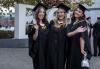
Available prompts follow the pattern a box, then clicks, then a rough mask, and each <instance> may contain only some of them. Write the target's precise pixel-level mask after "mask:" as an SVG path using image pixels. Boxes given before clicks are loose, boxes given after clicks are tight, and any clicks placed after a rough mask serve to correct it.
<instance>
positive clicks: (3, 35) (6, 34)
mask: <svg viewBox="0 0 100 69" xmlns="http://www.w3.org/2000/svg"><path fill="white" fill-rule="evenodd" d="M8 38H14V31H5V30H0V39H8Z"/></svg>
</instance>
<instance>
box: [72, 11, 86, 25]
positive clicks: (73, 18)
mask: <svg viewBox="0 0 100 69" xmlns="http://www.w3.org/2000/svg"><path fill="white" fill-rule="evenodd" d="M74 14H75V10H74V11H73V15H72V18H71V24H73V23H74V22H75V21H76V18H75V16H74ZM85 19H86V16H85V12H83V16H82V17H80V18H79V20H85Z"/></svg>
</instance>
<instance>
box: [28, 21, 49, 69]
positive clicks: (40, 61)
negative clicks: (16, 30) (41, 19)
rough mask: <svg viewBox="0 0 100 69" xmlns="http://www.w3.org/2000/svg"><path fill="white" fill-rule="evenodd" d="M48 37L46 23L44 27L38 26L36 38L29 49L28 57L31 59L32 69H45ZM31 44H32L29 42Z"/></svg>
mask: <svg viewBox="0 0 100 69" xmlns="http://www.w3.org/2000/svg"><path fill="white" fill-rule="evenodd" d="M47 36H48V23H46V24H45V26H44V27H42V26H39V30H38V37H37V39H36V40H35V41H34V40H33V46H32V47H30V48H29V49H30V53H29V54H30V55H31V57H32V59H33V65H34V69H46V46H47ZM29 43H32V42H29Z"/></svg>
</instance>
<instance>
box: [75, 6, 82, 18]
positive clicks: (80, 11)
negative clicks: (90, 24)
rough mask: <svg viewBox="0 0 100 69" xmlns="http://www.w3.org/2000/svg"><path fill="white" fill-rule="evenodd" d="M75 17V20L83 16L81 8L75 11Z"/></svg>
mask: <svg viewBox="0 0 100 69" xmlns="http://www.w3.org/2000/svg"><path fill="white" fill-rule="evenodd" d="M74 16H75V18H80V17H82V16H83V11H82V10H81V9H79V8H77V9H76V10H75V11H74Z"/></svg>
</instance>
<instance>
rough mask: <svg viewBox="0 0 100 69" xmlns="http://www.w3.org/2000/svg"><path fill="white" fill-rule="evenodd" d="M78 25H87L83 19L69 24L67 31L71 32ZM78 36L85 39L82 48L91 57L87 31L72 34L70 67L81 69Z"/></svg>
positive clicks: (71, 68)
mask: <svg viewBox="0 0 100 69" xmlns="http://www.w3.org/2000/svg"><path fill="white" fill-rule="evenodd" d="M80 26H83V27H87V24H86V21H85V20H83V21H80V22H77V23H73V24H71V26H70V27H68V28H67V32H72V31H74V30H75V29H77V28H78V27H80ZM80 37H82V38H83V39H84V40H85V45H84V49H85V51H86V52H87V58H88V59H90V58H91V48H90V43H89V36H88V31H85V32H83V33H79V34H76V35H74V36H73V37H71V47H70V69H82V67H81V61H82V60H83V55H82V54H81V50H80Z"/></svg>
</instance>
